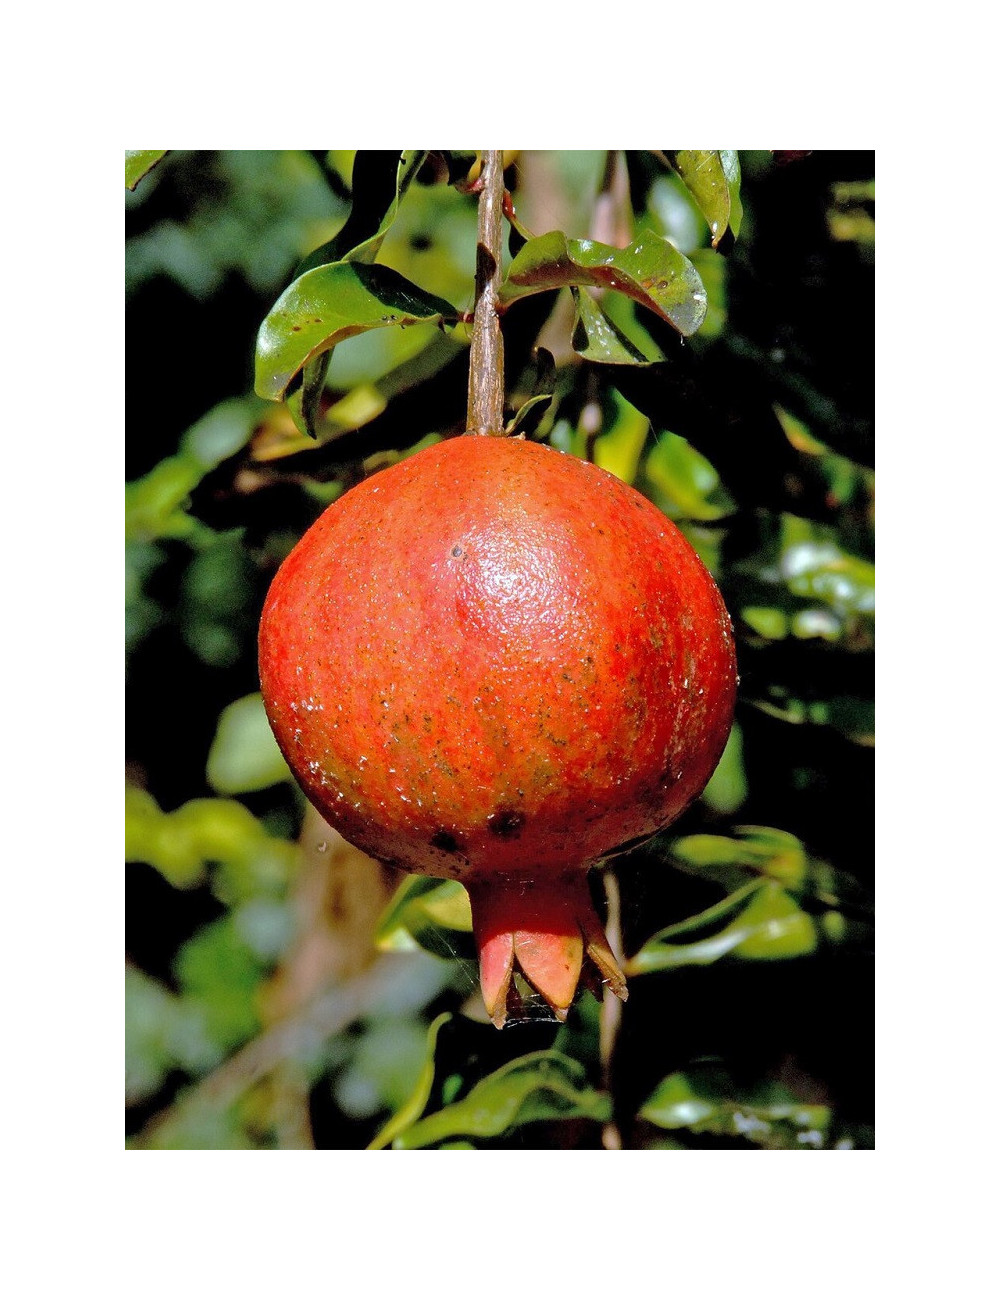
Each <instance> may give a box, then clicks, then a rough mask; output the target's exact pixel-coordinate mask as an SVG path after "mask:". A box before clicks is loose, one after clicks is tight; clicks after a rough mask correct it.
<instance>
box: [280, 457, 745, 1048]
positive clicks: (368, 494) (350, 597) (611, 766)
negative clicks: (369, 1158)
mask: <svg viewBox="0 0 1000 1300" xmlns="http://www.w3.org/2000/svg"><path fill="white" fill-rule="evenodd" d="M260 677H261V686H262V690H263V696H264V703H265V707H266V709H267V714H268V717H269V719H270V722H271V726H272V728H273V730H274V733H275V736H276V737H277V740H278V744H279V745H280V747H281V750H282V753H283V754H284V755H285V758H286V759H287V761H288V763H289V766H290V767H291V769H292V771H293V773H294V774H295V776H296V778H297V780H298V781H299V783H300V784H301V786H302V788H303V790H304V791H305V793H306V795H307V796H308V798H309V799H310V800H311V801H312V803H313V804H314V805H315V806H316V808H317V809H318V810H319V811H320V813H322V815H323V816H324V817H325V818H326V819H327V821H329V822H330V823H331V824H332V825H333V826H335V827H336V828H337V829H338V830H339V831H340V832H341V833H342V834H343V835H344V837H345V838H346V839H347V840H349V841H350V842H351V843H352V844H355V845H357V846H358V847H359V848H361V849H363V850H365V851H366V852H367V853H369V854H371V855H372V856H373V857H375V858H378V859H380V860H381V861H383V862H386V863H391V864H392V865H394V866H396V867H401V868H403V869H404V870H406V871H412V872H419V873H422V874H425V875H430V876H440V877H444V878H447V879H452V880H459V881H461V882H462V884H463V885H464V886H466V888H467V890H468V892H469V896H470V899H471V903H472V915H473V929H474V934H475V939H476V943H477V947H478V951H479V956H480V975H481V983H482V990H483V996H484V999H485V1002H486V1008H487V1011H488V1012H489V1014H490V1016H491V1018H492V1019H493V1020H494V1022H495V1023H496V1024H497V1025H502V1024H503V1023H504V1020H505V1018H506V1016H507V1013H508V1002H509V1000H510V1001H511V1003H512V1004H513V1002H514V1000H515V999H516V992H515V986H514V984H513V980H512V977H513V975H514V972H515V970H518V969H519V970H520V972H521V974H522V976H523V977H524V978H525V979H526V980H527V982H528V983H529V984H530V985H531V986H533V987H534V988H535V989H536V990H537V991H538V992H539V993H540V994H541V995H542V996H543V997H544V998H545V999H546V1001H547V1002H548V1003H549V1005H550V1006H551V1007H552V1009H553V1011H554V1012H555V1014H556V1015H557V1016H559V1017H560V1018H564V1017H565V1015H566V1013H567V1010H568V1008H569V1006H570V1004H571V1003H572V1000H573V997H574V994H575V992H576V989H577V984H578V982H579V980H580V978H581V974H582V973H583V974H585V975H586V976H587V978H588V979H589V980H590V981H591V982H593V983H596V980H597V978H600V979H603V980H604V981H605V982H607V984H608V985H609V986H610V987H611V988H612V989H613V990H614V992H615V993H617V994H618V995H619V996H621V997H625V996H626V989H625V979H624V976H623V975H622V972H621V970H620V969H619V967H618V964H617V962H616V961H615V958H614V955H613V954H612V952H611V950H610V948H609V945H608V941H607V939H606V937H605V935H604V931H603V928H602V925H601V922H600V920H599V919H598V916H597V914H596V912H595V910H594V906H593V904H592V901H591V898H590V893H589V889H588V884H587V877H586V873H587V870H588V868H589V867H591V866H593V865H594V864H595V863H597V862H599V861H600V860H601V859H602V858H605V857H608V856H610V855H611V854H612V853H614V852H615V851H616V850H619V849H620V848H621V847H622V846H623V845H626V844H629V843H632V842H634V841H637V840H641V839H643V838H645V837H647V836H650V835H652V834H653V833H654V832H656V831H658V830H660V829H661V828H662V827H664V826H666V825H668V824H669V823H670V822H671V821H673V820H674V819H675V818H676V817H677V816H678V815H679V814H680V813H681V812H682V811H683V809H684V808H685V807H686V806H687V805H688V804H689V803H690V802H691V800H692V799H694V798H695V797H696V796H697V795H698V794H699V793H700V792H701V790H702V789H703V788H704V786H705V783H706V782H707V781H708V778H709V777H710V776H711V774H712V771H713V769H714V768H715V766H716V763H717V762H718V760H719V757H720V755H721V753H722V750H723V747H724V745H725V743H726V738H727V736H728V734H729V730H730V726H731V723H732V715H733V704H734V697H735V690H736V664H735V656H734V651H733V639H732V630H731V626H730V621H729V616H728V614H727V612H726V609H725V607H724V605H723V603H722V598H721V596H720V595H719V592H718V589H717V588H716V586H715V583H714V582H713V581H712V578H711V576H710V575H709V574H708V572H707V571H706V569H705V568H704V566H703V565H702V563H701V561H700V560H699V559H698V556H697V555H696V554H695V552H694V550H693V549H692V548H691V546H690V545H689V544H688V542H687V541H686V540H685V538H684V537H683V536H682V534H681V533H680V532H679V531H678V530H677V528H675V527H674V525H673V524H672V523H671V522H670V521H669V520H668V519H667V518H666V517H665V516H664V515H663V514H662V513H661V512H660V511H659V510H658V509H657V508H656V507H655V506H654V505H653V504H652V503H651V502H649V501H648V500H646V498H645V497H643V496H641V495H640V494H639V493H638V492H636V491H634V490H633V489H632V488H630V487H628V486H627V485H626V484H625V483H623V482H621V481H620V480H619V479H617V478H615V477H614V476H613V475H611V474H608V473H606V472H605V471H603V470H601V469H598V468H597V467H596V466H594V465H592V464H589V463H587V462H585V461H582V460H579V459H577V458H576V457H573V456H569V455H565V454H563V453H561V452H558V451H554V450H552V449H551V448H549V447H545V446H542V445H539V444H536V443H531V442H525V441H523V440H521V439H517V438H503V437H484V436H477V435H466V436H463V437H458V438H454V439H451V440H449V441H446V442H441V443H439V444H437V445H436V446H433V447H429V448H427V449H426V450H424V451H421V452H419V453H417V454H415V455H413V456H411V457H409V458H408V459H406V460H403V461H401V462H399V463H398V464H396V465H394V466H392V467H391V468H389V469H386V470H383V471H381V472H380V473H378V474H376V475H374V476H373V477H372V478H369V479H367V480H366V481H365V482H363V483H361V484H359V485H358V486H357V487H354V488H352V489H351V490H350V491H349V492H347V493H345V494H344V496H343V497H341V498H340V499H339V500H337V501H335V502H334V504H333V505H331V506H330V507H329V508H328V509H327V510H326V511H325V512H324V514H323V515H322V516H321V517H320V518H319V519H318V520H317V521H316V523H315V524H313V526H312V527H311V528H310V529H309V530H308V532H307V533H306V534H305V536H304V537H303V538H302V540H301V541H300V542H299V543H298V545H297V546H296V547H295V548H294V550H293V551H292V552H291V554H290V555H289V556H288V558H287V559H286V560H285V562H284V563H283V564H282V566H281V568H280V569H279V571H278V573H277V575H276V577H275V579H274V582H273V584H272V586H271V589H270V592H269V593H268V597H267V601H266V603H265V606H264V612H263V617H262V619H261V626H260Z"/></svg>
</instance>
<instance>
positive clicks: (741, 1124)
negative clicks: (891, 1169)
mask: <svg viewBox="0 0 1000 1300" xmlns="http://www.w3.org/2000/svg"><path fill="white" fill-rule="evenodd" d="M639 1115H640V1117H641V1118H642V1119H645V1120H648V1121H649V1122H650V1123H651V1124H655V1125H657V1127H659V1128H664V1129H674V1130H677V1129H688V1130H690V1131H691V1132H693V1133H713V1134H716V1135H718V1136H723V1137H739V1138H744V1139H746V1140H747V1141H749V1142H752V1143H754V1145H756V1146H761V1147H764V1148H779V1149H780V1148H789V1147H790V1148H793V1149H794V1148H797V1149H798V1150H802V1149H804V1148H810V1147H811V1148H815V1147H822V1146H824V1145H826V1141H827V1135H828V1131H829V1127H830V1121H831V1112H830V1108H829V1107H828V1106H817V1105H809V1104H806V1103H804V1102H801V1101H799V1100H798V1099H797V1098H796V1097H795V1096H794V1095H793V1094H792V1093H791V1092H789V1091H788V1089H787V1088H784V1087H782V1086H781V1085H780V1084H778V1083H776V1082H764V1083H761V1084H759V1085H757V1086H756V1087H751V1088H747V1087H739V1086H737V1085H736V1084H735V1083H734V1081H733V1079H732V1078H731V1076H730V1075H729V1074H728V1073H727V1072H726V1071H725V1070H723V1069H721V1068H720V1067H718V1066H715V1065H695V1066H692V1067H691V1068H690V1069H688V1070H686V1071H683V1072H680V1071H678V1072H677V1073H675V1074H670V1075H668V1076H667V1077H666V1078H665V1079H664V1080H663V1081H662V1082H661V1083H659V1084H658V1085H657V1087H656V1088H655V1090H654V1091H653V1093H652V1095H651V1096H650V1097H649V1099H648V1100H647V1101H646V1103H645V1105H644V1106H643V1107H642V1109H641V1110H640V1111H639Z"/></svg>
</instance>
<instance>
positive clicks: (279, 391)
mask: <svg viewBox="0 0 1000 1300" xmlns="http://www.w3.org/2000/svg"><path fill="white" fill-rule="evenodd" d="M455 315H457V313H456V310H455V308H454V307H453V306H452V305H451V303H448V302H445V300H444V299H443V298H438V297H436V296H435V295H434V294H429V293H425V292H424V291H423V289H420V288H419V287H418V286H417V285H415V284H413V283H412V282H411V281H409V280H407V279H405V278H404V277H403V276H401V275H400V274H399V273H398V272H397V271H393V270H392V269H391V268H390V267H388V266H368V265H366V264H364V263H360V262H334V263H331V264H329V265H326V266H320V267H317V268H316V269H315V270H312V271H307V272H306V274H305V275H302V276H300V277H299V278H298V279H297V280H296V281H295V282H294V283H293V284H291V285H289V287H288V288H287V289H286V290H285V292H284V293H283V294H282V295H281V297H280V298H279V299H278V301H277V302H276V303H275V305H274V306H273V307H272V308H271V311H270V312H269V313H268V315H267V318H266V319H265V321H264V323H263V325H261V327H260V332H259V334H258V336H257V368H256V390H257V392H258V393H259V394H260V396H261V397H266V398H268V399H270V400H271V401H280V400H281V398H282V397H283V396H284V394H285V392H286V390H287V388H288V386H289V384H290V383H291V381H292V380H293V378H294V377H295V376H296V375H297V374H298V373H299V371H300V370H301V369H302V368H303V366H305V365H306V364H307V363H308V362H310V361H312V360H313V358H315V357H319V356H320V355H321V354H322V353H324V352H328V351H329V350H330V349H331V348H332V347H334V346H335V345H336V344H337V343H339V342H341V341H342V340H343V339H346V338H351V337H352V336H353V335H355V334H362V333H364V332H365V331H367V330H374V329H384V328H385V327H386V326H387V325H412V324H414V323H416V322H417V321H431V322H433V321H437V320H440V319H441V318H442V317H454V316H455Z"/></svg>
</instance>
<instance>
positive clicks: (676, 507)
mask: <svg viewBox="0 0 1000 1300" xmlns="http://www.w3.org/2000/svg"><path fill="white" fill-rule="evenodd" d="M643 474H644V477H645V482H644V484H643V486H644V487H645V488H646V490H647V495H648V496H649V497H650V498H651V500H653V501H654V502H655V503H656V504H657V505H658V506H659V507H660V509H661V510H662V511H663V513H664V514H665V515H669V516H670V518H672V519H697V520H714V519H721V518H723V517H724V516H726V515H728V514H731V513H732V512H733V511H734V509H735V504H734V502H733V499H732V497H730V495H729V493H728V492H727V491H726V490H725V488H724V487H723V486H722V483H721V482H720V480H719V475H718V474H717V473H716V470H715V467H714V466H713V465H712V463H711V462H710V461H708V460H706V458H705V457H704V456H703V455H702V454H701V452H699V451H696V450H695V449H694V447H692V446H691V444H690V443H689V442H688V441H687V440H686V439H685V438H682V437H681V436H680V435H679V434H676V433H666V432H664V433H661V434H659V435H658V436H657V438H656V441H655V442H654V444H653V447H652V449H651V451H650V453H649V455H648V456H647V457H646V460H645V462H644V464H643Z"/></svg>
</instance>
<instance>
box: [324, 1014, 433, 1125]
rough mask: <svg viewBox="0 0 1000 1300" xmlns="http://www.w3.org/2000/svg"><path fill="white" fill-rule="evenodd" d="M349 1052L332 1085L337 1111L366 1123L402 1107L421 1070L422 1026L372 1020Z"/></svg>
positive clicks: (399, 1020) (395, 1019)
mask: <svg viewBox="0 0 1000 1300" xmlns="http://www.w3.org/2000/svg"><path fill="white" fill-rule="evenodd" d="M353 1049H354V1050H353V1054H352V1058H351V1060H349V1061H348V1063H347V1064H346V1065H345V1066H344V1068H343V1069H342V1070H341V1072H340V1074H339V1075H338V1077H337V1080H336V1082H335V1084H334V1096H335V1097H336V1099H337V1103H338V1105H339V1106H340V1108H341V1109H342V1110H343V1111H344V1112H345V1113H346V1114H348V1115H350V1116H351V1117H352V1118H353V1119H370V1118H371V1117H372V1116H373V1115H376V1114H378V1113H379V1112H382V1111H385V1110H386V1109H389V1110H396V1108H397V1107H400V1106H402V1105H403V1104H404V1103H405V1101H406V1098H407V1097H408V1096H409V1095H410V1094H411V1093H412V1092H413V1088H414V1085H415V1081H416V1080H417V1079H418V1078H419V1077H420V1074H421V1071H422V1069H423V1068H424V1056H425V1050H426V1036H425V1034H424V1029H423V1025H422V1024H421V1023H420V1022H419V1021H415V1020H413V1019H402V1018H398V1017H392V1018H386V1019H377V1020H373V1021H371V1022H370V1023H369V1024H367V1025H366V1026H365V1028H364V1030H363V1031H362V1034H361V1036H360V1038H358V1039H357V1040H356V1041H355V1043H354V1045H353Z"/></svg>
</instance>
